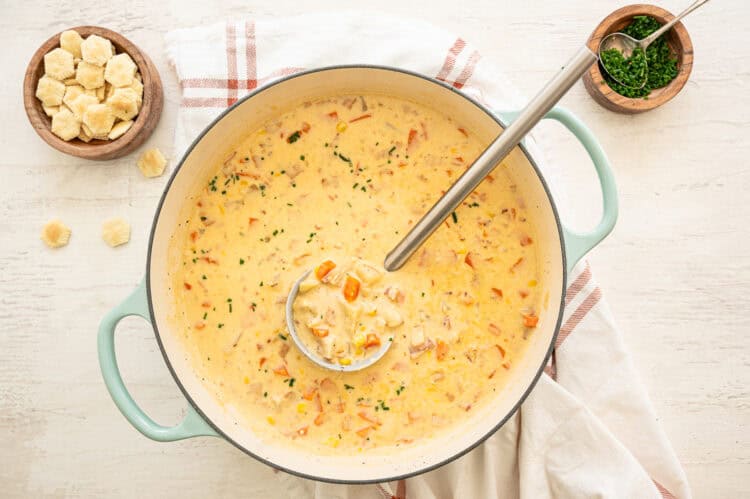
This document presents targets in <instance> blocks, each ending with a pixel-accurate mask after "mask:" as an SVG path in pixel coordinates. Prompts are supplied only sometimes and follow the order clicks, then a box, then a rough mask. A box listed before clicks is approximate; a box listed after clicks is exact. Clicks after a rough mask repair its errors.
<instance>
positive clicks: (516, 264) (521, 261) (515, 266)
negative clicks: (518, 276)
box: [510, 257, 523, 274]
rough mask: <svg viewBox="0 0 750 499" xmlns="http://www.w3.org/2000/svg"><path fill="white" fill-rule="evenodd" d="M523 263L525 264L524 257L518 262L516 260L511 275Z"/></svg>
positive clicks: (511, 268)
mask: <svg viewBox="0 0 750 499" xmlns="http://www.w3.org/2000/svg"><path fill="white" fill-rule="evenodd" d="M522 263H523V257H520V258H519V259H518V260H516V263H514V264H513V265H511V267H510V273H511V274H512V273H514V272H515V271H516V269H517V268H518V266H519V265H521V264H522Z"/></svg>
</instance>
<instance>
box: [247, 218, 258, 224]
mask: <svg viewBox="0 0 750 499" xmlns="http://www.w3.org/2000/svg"><path fill="white" fill-rule="evenodd" d="M257 221H258V219H257V218H254V217H250V218H248V219H247V224H248V225H253V223H255V222H257Z"/></svg>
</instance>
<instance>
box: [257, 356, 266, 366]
mask: <svg viewBox="0 0 750 499" xmlns="http://www.w3.org/2000/svg"><path fill="white" fill-rule="evenodd" d="M267 360H268V359H266V358H265V357H261V358H260V363H259V366H258V367H263V364H265V363H266V361H267Z"/></svg>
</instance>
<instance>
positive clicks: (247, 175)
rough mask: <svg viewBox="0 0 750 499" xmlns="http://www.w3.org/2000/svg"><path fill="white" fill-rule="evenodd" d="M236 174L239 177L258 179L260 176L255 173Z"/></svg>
mask: <svg viewBox="0 0 750 499" xmlns="http://www.w3.org/2000/svg"><path fill="white" fill-rule="evenodd" d="M237 175H239V176H240V177H250V178H251V179H253V180H258V179H259V178H260V175H258V174H257V173H248V172H237Z"/></svg>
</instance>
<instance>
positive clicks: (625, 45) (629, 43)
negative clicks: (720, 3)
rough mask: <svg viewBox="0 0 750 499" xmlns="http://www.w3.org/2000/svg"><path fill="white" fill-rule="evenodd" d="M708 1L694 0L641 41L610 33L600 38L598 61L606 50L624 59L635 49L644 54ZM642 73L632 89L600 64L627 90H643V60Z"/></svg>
mask: <svg viewBox="0 0 750 499" xmlns="http://www.w3.org/2000/svg"><path fill="white" fill-rule="evenodd" d="M708 1H709V0H696V1H695V2H693V3H692V4H691V5H690V6H689V7H688V8H687V9H685V10H683V11H682V12H681V13H680V14H678V15H677V17H675V18H674V19H672V20H671V21H669V22H668V23H666V24H665V25H664V26H662V27H661V28H659V29H657V30H656V31H654V32H653V33H651V34H650V35H648V36H647V37H646V38H644V39H643V40H636V39H635V38H633V37H632V36H630V35H626V34H625V33H610V34H609V35H607V36H605V37H604V38H602V41H601V42H600V43H599V60H600V61H601V60H602V52H605V51H607V50H612V49H615V50H617V51H619V52H620V53H622V56H623V57H624V58H625V59H629V58H630V57H632V56H633V51H634V50H635V49H636V48H640V49H641V50H642V51H643V53H644V54H645V53H646V49H647V48H648V46H649V45H651V44H652V43H654V41H656V39H657V38H659V37H660V36H661V35H663V34H664V33H666V32H667V31H669V29H670V28H671V27H672V26H674V25H675V24H677V23H678V22H680V19H682V18H683V17H685V16H686V15H688V14H690V13H691V12H693V11H694V10H695V9H697V8H698V7H701V6H702V5H704V4H705V3H707V2H708ZM643 62H644V71H643V82H642V83H641V84H640V86H637V87H634V86H632V85H628V84H627V83H624V82H622V81H620V80H619V79H618V78H617V76H616V75H614V74H612V73H611V72H610V70H609V69H607V66H606V65H605V64H603V63H602V67H603V68H604V70H605V71H606V72H607V74H608V75H609V76H611V77H612V79H614V80H615V81H616V82H617V83H619V84H620V85H623V86H625V87H628V88H634V89H640V88H643V86H644V85H645V84H646V80H647V78H648V65H647V63H646V61H645V59H644V61H643Z"/></svg>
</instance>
